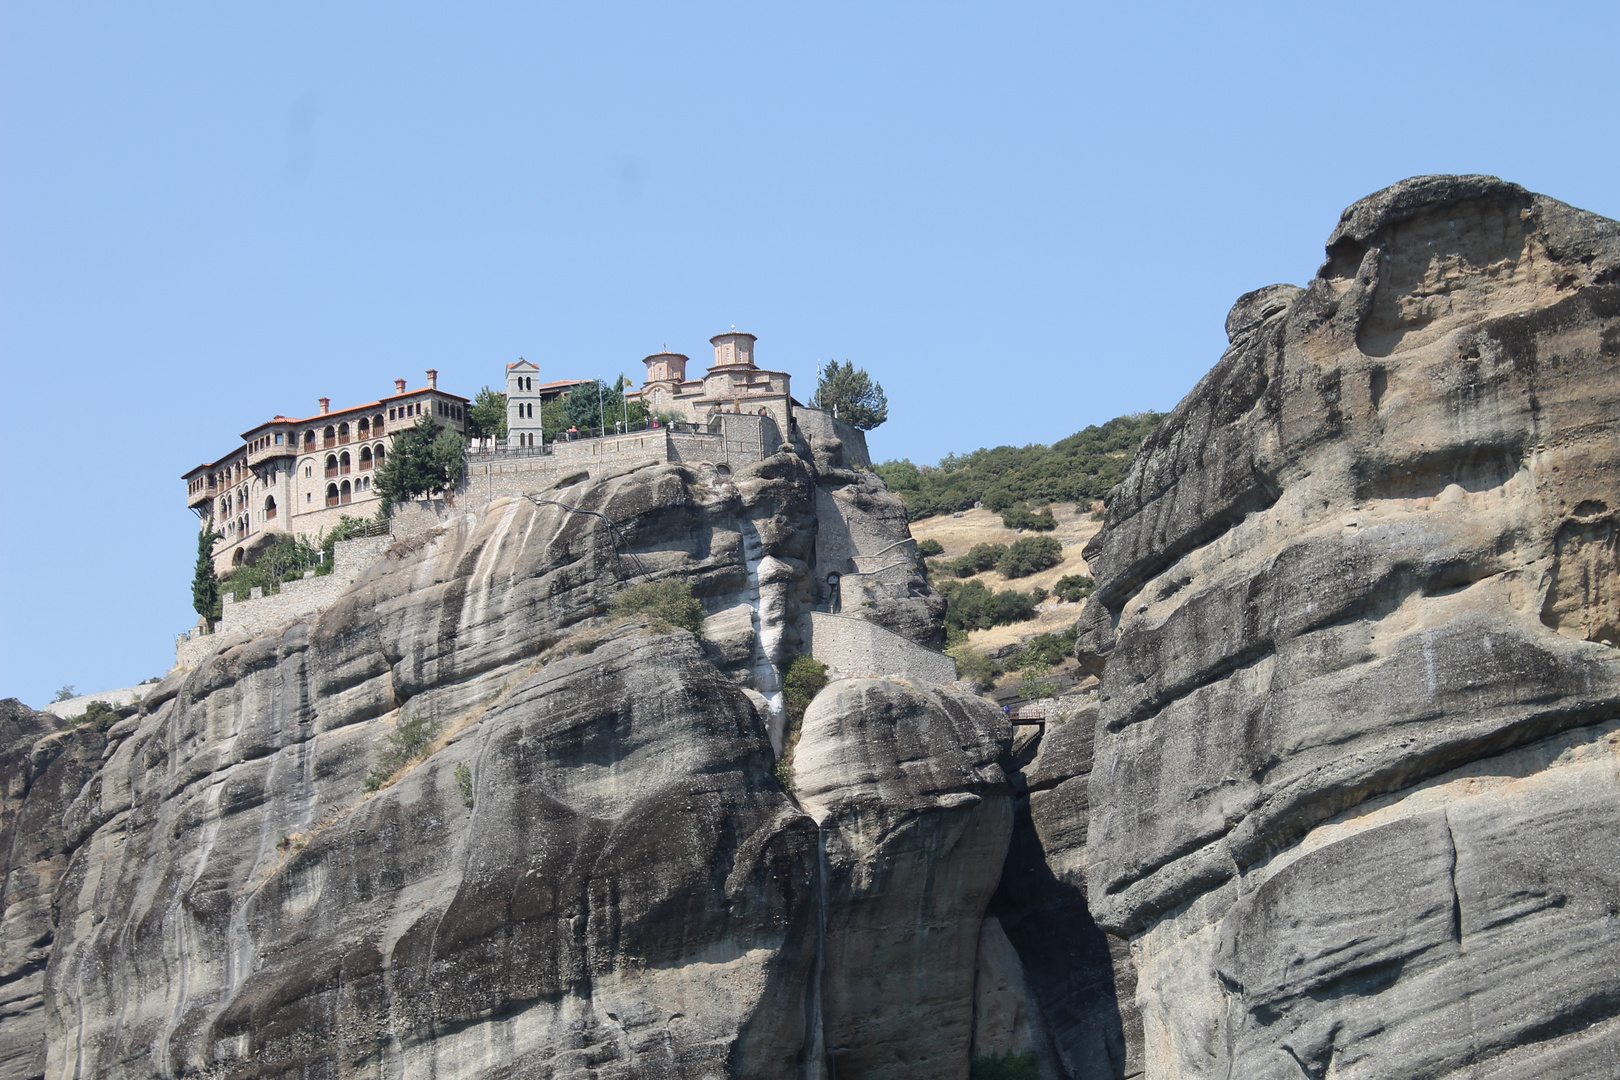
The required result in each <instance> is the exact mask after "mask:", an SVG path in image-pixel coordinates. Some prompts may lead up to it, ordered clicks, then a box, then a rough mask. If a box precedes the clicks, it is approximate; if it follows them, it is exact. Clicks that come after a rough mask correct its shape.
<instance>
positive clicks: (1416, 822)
mask: <svg viewBox="0 0 1620 1080" xmlns="http://www.w3.org/2000/svg"><path fill="white" fill-rule="evenodd" d="M1617 275H1620V225H1617V224H1616V223H1615V222H1613V221H1609V220H1606V219H1603V218H1600V217H1597V216H1595V215H1592V214H1588V213H1584V212H1582V211H1579V210H1575V209H1572V208H1571V207H1568V206H1565V205H1563V204H1561V203H1558V202H1555V201H1554V200H1551V199H1548V198H1545V197H1543V196H1539V195H1534V194H1531V193H1529V192H1526V191H1524V190H1523V189H1522V188H1519V187H1517V186H1514V185H1512V184H1507V183H1503V182H1501V181H1499V180H1496V179H1494V178H1490V177H1429V178H1420V179H1417V180H1411V181H1407V182H1404V183H1402V184H1399V185H1396V186H1395V187H1392V188H1390V189H1388V190H1386V191H1383V192H1380V193H1378V194H1376V195H1374V196H1371V197H1369V198H1368V199H1365V200H1363V201H1362V202H1360V203H1357V204H1356V205H1355V206H1352V207H1351V208H1350V209H1349V210H1347V211H1346V212H1345V214H1344V216H1343V218H1342V220H1341V221H1340V223H1339V226H1338V228H1337V229H1336V230H1335V231H1334V232H1333V234H1332V236H1331V237H1330V238H1329V241H1328V259H1327V262H1326V263H1325V265H1324V266H1323V267H1322V269H1321V271H1320V273H1319V274H1318V276H1317V277H1316V278H1315V279H1314V280H1312V281H1311V282H1310V284H1309V285H1308V286H1307V287H1305V288H1303V289H1300V288H1295V287H1292V286H1273V287H1271V288H1268V289H1262V290H1259V291H1258V292H1255V293H1251V294H1249V295H1248V296H1245V297H1244V298H1242V299H1241V300H1240V301H1239V302H1238V304H1237V306H1236V307H1234V308H1233V310H1232V314H1231V316H1230V317H1229V318H1228V320H1227V331H1228V335H1229V337H1230V339H1231V347H1230V348H1229V349H1228V350H1227V353H1226V355H1225V356H1223V357H1222V358H1221V361H1220V363H1219V364H1217V365H1216V366H1215V368H1214V369H1213V370H1212V371H1211V372H1210V373H1209V374H1208V375H1207V376H1206V377H1205V378H1204V379H1203V380H1202V381H1201V382H1200V383H1199V385H1198V386H1197V388H1196V389H1194V390H1193V392H1192V393H1191V394H1189V395H1188V397H1187V398H1186V399H1185V400H1183V401H1182V402H1181V404H1180V405H1179V406H1177V408H1176V409H1175V411H1174V412H1173V413H1172V414H1171V415H1170V416H1169V417H1168V418H1166V420H1165V421H1164V422H1163V423H1162V424H1161V425H1160V426H1159V428H1158V429H1157V430H1156V431H1155V432H1154V433H1153V435H1152V436H1151V437H1150V438H1149V439H1148V440H1147V442H1146V443H1145V444H1144V446H1143V449H1142V451H1141V453H1140V454H1139V456H1138V458H1137V460H1136V462H1135V464H1134V466H1133V467H1132V469H1131V471H1130V474H1129V476H1128V477H1127V478H1126V480H1125V481H1124V482H1123V483H1122V484H1121V485H1120V486H1119V487H1118V488H1116V489H1115V490H1114V492H1113V493H1112V494H1111V496H1110V498H1109V500H1108V513H1107V526H1106V528H1105V529H1104V530H1103V532H1102V533H1100V534H1099V535H1098V537H1097V538H1096V539H1095V541H1094V542H1093V543H1092V545H1091V546H1090V547H1089V548H1088V550H1087V552H1086V555H1087V558H1088V560H1090V564H1091V567H1092V569H1093V572H1094V573H1095V575H1096V579H1097V583H1098V589H1097V593H1096V594H1095V596H1094V597H1093V599H1092V600H1091V601H1090V602H1089V604H1088V607H1087V609H1086V612H1085V619H1084V622H1083V627H1082V628H1083V633H1082V636H1081V641H1080V646H1079V650H1080V655H1081V658H1082V660H1084V661H1085V662H1087V663H1088V664H1090V665H1091V666H1092V667H1093V668H1094V669H1097V670H1100V671H1101V674H1102V688H1101V700H1100V705H1099V714H1100V715H1099V717H1098V720H1099V726H1098V730H1097V739H1096V745H1095V768H1094V769H1093V771H1092V772H1091V774H1090V790H1089V797H1090V827H1089V835H1088V836H1087V839H1086V845H1085V860H1086V874H1087V878H1088V885H1089V899H1090V903H1091V907H1092V910H1093V911H1094V912H1095V914H1096V917H1097V920H1098V922H1099V923H1100V924H1101V925H1102V926H1103V927H1104V928H1105V929H1107V930H1109V931H1111V932H1114V933H1117V934H1128V935H1131V948H1132V954H1133V956H1134V959H1135V963H1136V967H1137V969H1138V973H1139V977H1140V985H1139V990H1138V995H1137V996H1138V1001H1139V1002H1140V1004H1141V1007H1142V1010H1143V1014H1144V1021H1145V1032H1146V1049H1145V1060H1146V1073H1147V1075H1148V1076H1150V1077H1216V1076H1219V1077H1231V1076H1242V1077H1247V1078H1264V1077H1278V1078H1282V1077H1289V1078H1293V1077H1299V1076H1311V1077H1333V1078H1336V1080H1340V1078H1344V1080H1347V1078H1352V1077H1368V1078H1373V1077H1392V1076H1399V1077H1403V1078H1427V1077H1434V1078H1442V1077H1446V1078H1453V1077H1454V1078H1461V1077H1469V1078H1482V1077H1520V1076H1524V1077H1529V1076H1537V1077H1577V1076H1587V1077H1589V1076H1610V1075H1620V1017H1617V1014H1620V918H1617V916H1620V829H1617V828H1616V826H1617V825H1620V780H1617V752H1620V653H1617V651H1616V647H1615V646H1616V640H1617V627H1620V609H1617V606H1616V605H1617V599H1616V598H1617V595H1620V593H1617V588H1620V559H1617V550H1616V523H1617V516H1616V515H1617V514H1620V461H1617V460H1616V459H1617V457H1620V429H1617V427H1616V418H1617V417H1620V277H1617Z"/></svg>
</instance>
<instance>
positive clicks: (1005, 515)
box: [1001, 506, 1057, 532]
mask: <svg viewBox="0 0 1620 1080" xmlns="http://www.w3.org/2000/svg"><path fill="white" fill-rule="evenodd" d="M1001 523H1002V524H1003V525H1005V526H1007V528H1009V529H1028V530H1029V531H1031V532H1051V531H1052V530H1053V529H1055V528H1057V518H1055V517H1053V516H1052V509H1051V507H1047V508H1046V509H1044V510H1042V511H1041V512H1040V513H1038V514H1037V513H1034V512H1032V511H1031V510H1030V509H1029V507H1027V506H1014V507H1011V508H1010V509H1007V510H1004V511H1003V512H1002V514H1001Z"/></svg>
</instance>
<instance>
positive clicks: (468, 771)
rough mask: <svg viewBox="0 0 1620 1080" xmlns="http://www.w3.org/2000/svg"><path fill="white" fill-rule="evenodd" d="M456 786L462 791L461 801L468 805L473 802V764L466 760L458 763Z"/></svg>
mask: <svg viewBox="0 0 1620 1080" xmlns="http://www.w3.org/2000/svg"><path fill="white" fill-rule="evenodd" d="M455 777H456V787H457V788H458V789H460V791H461V801H462V802H463V803H465V804H466V805H467V806H469V807H470V806H472V804H473V779H472V766H471V765H468V764H467V763H466V762H465V761H462V762H458V763H457V764H456V772H455Z"/></svg>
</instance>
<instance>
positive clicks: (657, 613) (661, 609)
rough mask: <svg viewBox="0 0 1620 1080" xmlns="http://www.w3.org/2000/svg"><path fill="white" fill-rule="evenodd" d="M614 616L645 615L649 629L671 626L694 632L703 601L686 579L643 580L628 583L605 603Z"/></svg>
mask: <svg viewBox="0 0 1620 1080" xmlns="http://www.w3.org/2000/svg"><path fill="white" fill-rule="evenodd" d="M608 610H609V611H611V612H613V614H615V615H621V616H626V617H628V616H631V615H646V616H647V617H648V618H650V619H651V620H652V628H653V629H654V630H656V631H659V632H663V631H666V630H668V629H669V628H670V627H671V626H678V627H680V628H681V629H682V630H690V631H691V632H692V633H694V634H696V633H698V632H699V631H701V630H702V629H703V602H702V601H701V600H699V599H697V598H696V597H695V596H693V595H692V586H691V585H690V584H689V583H688V582H685V581H679V580H673V579H672V580H668V581H643V582H641V583H640V584H637V585H631V586H629V587H627V588H626V589H624V590H623V591H622V592H620V593H619V595H617V596H615V597H614V598H613V599H612V600H611V601H609V602H608Z"/></svg>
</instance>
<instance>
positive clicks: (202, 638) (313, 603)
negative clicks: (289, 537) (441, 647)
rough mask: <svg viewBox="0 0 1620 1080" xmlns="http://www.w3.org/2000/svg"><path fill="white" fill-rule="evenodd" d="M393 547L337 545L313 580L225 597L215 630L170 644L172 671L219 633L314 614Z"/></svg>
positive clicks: (375, 539)
mask: <svg viewBox="0 0 1620 1080" xmlns="http://www.w3.org/2000/svg"><path fill="white" fill-rule="evenodd" d="M393 543H394V538H393V537H392V536H367V537H362V538H361V539H358V540H340V541H339V542H338V543H337V545H336V547H335V548H334V550H333V556H332V572H331V573H330V574H326V575H323V576H320V577H316V576H315V573H314V571H307V572H306V573H305V574H304V577H303V579H302V580H300V581H287V582H283V583H282V586H281V590H280V591H279V592H274V593H271V594H270V595H269V596H264V595H262V593H261V590H259V589H257V588H255V589H253V590H252V592H251V593H250V594H249V598H248V599H246V600H237V599H236V598H235V596H234V595H232V594H230V593H227V594H225V596H224V598H223V599H224V603H223V604H222V606H221V614H220V619H219V625H218V626H217V627H216V628H215V629H214V632H213V633H212V634H204V633H203V632H202V628H201V627H193V628H192V629H191V630H189V631H187V632H186V633H185V634H182V635H181V636H180V638H179V640H178V641H176V642H175V666H176V667H196V666H197V664H198V662H199V661H201V660H202V658H203V657H205V656H207V655H208V654H209V653H210V652H211V651H213V647H214V644H215V642H214V640H213V639H214V638H216V637H218V636H219V635H221V634H248V635H250V636H251V635H258V634H262V633H264V632H265V631H267V630H272V629H274V628H275V627H278V626H281V625H283V624H284V623H289V622H292V621H293V620H294V619H301V618H305V617H307V616H310V615H316V614H319V613H320V612H322V611H324V610H326V609H327V608H328V607H330V606H331V605H332V602H333V601H335V600H336V599H337V598H338V597H339V596H342V595H343V594H344V593H345V592H347V591H348V590H349V586H351V585H353V584H354V583H355V582H356V581H357V580H359V578H360V575H361V574H362V573H364V572H365V570H366V568H367V567H369V566H370V565H371V564H372V563H374V562H376V561H377V559H378V558H380V557H381V556H382V553H383V552H385V551H387V550H388V548H389V547H390V546H391V545H392V544H393ZM80 711H81V712H82V711H83V710H80Z"/></svg>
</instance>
